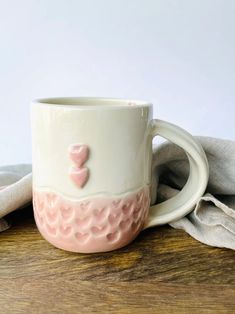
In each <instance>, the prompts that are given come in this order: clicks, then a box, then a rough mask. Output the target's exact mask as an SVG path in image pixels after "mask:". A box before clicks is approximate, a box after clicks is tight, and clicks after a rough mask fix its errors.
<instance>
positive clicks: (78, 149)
mask: <svg viewBox="0 0 235 314" xmlns="http://www.w3.org/2000/svg"><path fill="white" fill-rule="evenodd" d="M88 155H89V149H88V146H87V145H83V144H73V145H71V146H70V147H69V157H70V158H71V160H72V161H73V162H74V163H75V164H76V165H77V166H78V167H81V166H82V165H83V164H84V163H85V162H86V161H87V159H88Z"/></svg>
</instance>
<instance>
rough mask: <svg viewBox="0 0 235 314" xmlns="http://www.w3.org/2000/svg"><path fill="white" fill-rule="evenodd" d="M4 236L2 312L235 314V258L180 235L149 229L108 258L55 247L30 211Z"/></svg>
mask: <svg viewBox="0 0 235 314" xmlns="http://www.w3.org/2000/svg"><path fill="white" fill-rule="evenodd" d="M10 218H11V220H12V228H11V229H9V230H8V231H5V232H3V233H1V234H0V258H1V261H0V313H1V314H5V313H43V314H46V313H69V314H72V313H141V314H142V313H143V314H144V313H216V314H217V313H235V253H234V252H233V251H231V250H226V249H217V248H211V247H208V246H205V245H203V244H201V243H199V242H197V241H195V240H194V239H192V238H191V237H189V236H188V235H187V234H185V233H184V232H183V231H178V230H174V229H172V228H170V227H169V226H164V227H160V228H154V229H151V230H145V231H144V232H142V233H141V235H140V236H139V237H138V238H137V239H136V240H135V241H134V242H133V243H132V244H131V245H129V246H127V247H125V248H123V249H120V250H118V251H115V252H109V253H105V254H74V253H69V252H64V251H62V250H59V249H56V248H54V247H53V246H51V245H50V244H49V243H47V242H46V241H45V240H44V239H43V238H42V237H41V236H40V234H39V233H38V231H37V229H36V226H35V223H34V219H33V215H32V208H30V207H29V208H26V209H24V210H21V211H18V212H15V213H14V214H12V215H11V217H10Z"/></svg>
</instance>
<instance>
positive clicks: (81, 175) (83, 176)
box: [70, 167, 89, 188]
mask: <svg viewBox="0 0 235 314" xmlns="http://www.w3.org/2000/svg"><path fill="white" fill-rule="evenodd" d="M88 177H89V170H88V168H87V167H82V168H76V167H72V168H71V170H70V178H71V179H72V181H73V182H74V183H75V184H76V185H77V186H78V187H79V188H82V187H83V186H84V185H85V184H86V182H87V180H88Z"/></svg>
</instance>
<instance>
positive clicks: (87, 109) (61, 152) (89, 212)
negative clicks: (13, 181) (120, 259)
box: [31, 97, 209, 253]
mask: <svg viewBox="0 0 235 314" xmlns="http://www.w3.org/2000/svg"><path fill="white" fill-rule="evenodd" d="M31 127H32V148H33V207H34V216H35V220H36V224H37V227H38V229H39V231H40V233H41V234H42V236H43V237H44V238H45V239H46V240H47V241H49V242H50V243H51V244H53V245H55V246H56V247H58V248H61V249H64V250H68V251H72V252H84V253H92V252H104V251H111V250H114V249H118V248H120V247H123V246H125V245H127V244H128V243H130V242H131V241H132V240H134V239H135V238H136V236H137V235H138V234H139V233H140V231H141V230H143V229H145V228H148V227H153V226H157V225H161V224H166V223H169V222H171V221H173V220H177V219H179V218H181V217H182V216H184V215H186V214H187V213H189V212H190V211H191V210H192V208H193V206H195V204H196V202H197V200H198V199H199V198H200V197H201V196H202V194H203V193H204V191H205V189H206V185H207V182H208V173H209V171H208V163H207V159H206V156H205V153H204V151H203V149H202V147H201V145H200V144H199V143H197V142H196V141H195V139H194V138H193V137H192V136H191V135H190V134H189V133H187V132H186V131H184V130H182V129H181V128H179V127H177V126H175V125H173V124H170V123H168V122H164V121H161V120H157V119H153V118H152V105H151V104H150V103H147V102H143V101H132V100H122V99H108V98H87V97H79V98H51V99H41V100H36V101H34V102H33V103H32V108H31ZM156 135H160V136H162V137H164V138H165V139H168V140H170V141H172V142H173V143H175V144H177V145H178V146H180V147H181V148H183V149H184V150H185V152H186V154H187V156H188V159H189V164H190V174H189V178H188V181H187V183H186V185H185V186H184V188H183V189H182V191H181V192H180V193H178V194H177V195H176V196H174V197H173V198H172V199H170V200H167V201H165V202H163V203H161V204H157V205H155V206H152V207H150V199H151V197H150V185H151V162H152V139H153V137H154V136H156Z"/></svg>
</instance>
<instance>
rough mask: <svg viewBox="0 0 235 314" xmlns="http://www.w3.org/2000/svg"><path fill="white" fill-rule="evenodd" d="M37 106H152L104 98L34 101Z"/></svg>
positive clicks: (143, 102)
mask: <svg viewBox="0 0 235 314" xmlns="http://www.w3.org/2000/svg"><path fill="white" fill-rule="evenodd" d="M34 103H37V104H45V105H55V106H77V107H84V106H86V107H97V106H99V107H104V106H105V107H106V106H113V107H128V108H129V107H139V106H140V107H145V106H151V104H150V103H148V102H146V101H141V100H132V99H119V98H103V97H57V98H43V99H38V100H36V101H34Z"/></svg>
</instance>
